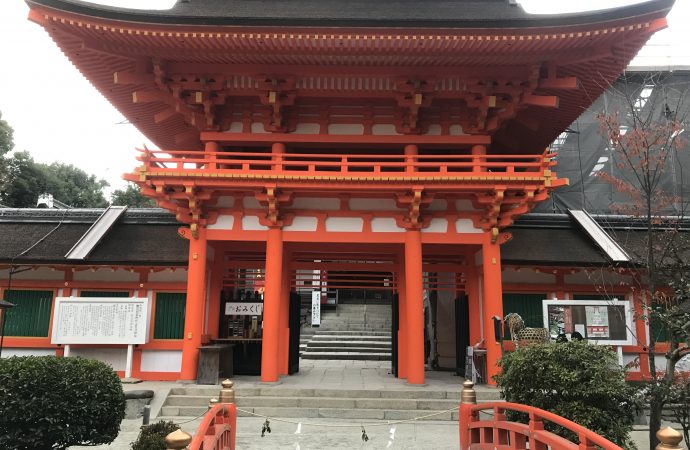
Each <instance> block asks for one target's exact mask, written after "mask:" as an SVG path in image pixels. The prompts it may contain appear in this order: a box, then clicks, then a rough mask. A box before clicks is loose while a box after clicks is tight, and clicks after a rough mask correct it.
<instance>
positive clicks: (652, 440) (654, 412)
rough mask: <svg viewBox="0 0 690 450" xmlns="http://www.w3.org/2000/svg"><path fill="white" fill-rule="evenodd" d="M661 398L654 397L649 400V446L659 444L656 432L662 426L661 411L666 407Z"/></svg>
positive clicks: (654, 446)
mask: <svg viewBox="0 0 690 450" xmlns="http://www.w3.org/2000/svg"><path fill="white" fill-rule="evenodd" d="M659 400H660V399H658V398H656V397H652V399H651V400H650V402H649V448H656V446H657V445H659V439H657V437H656V432H657V431H659V429H660V428H661V411H662V409H663V408H664V404H663V403H662V402H660V401H659Z"/></svg>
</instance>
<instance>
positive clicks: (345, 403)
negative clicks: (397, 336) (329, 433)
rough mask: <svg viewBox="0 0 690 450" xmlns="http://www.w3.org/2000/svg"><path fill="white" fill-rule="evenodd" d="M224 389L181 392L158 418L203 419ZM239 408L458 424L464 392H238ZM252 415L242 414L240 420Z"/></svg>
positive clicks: (482, 393) (483, 395) (486, 397)
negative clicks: (201, 417)
mask: <svg viewBox="0 0 690 450" xmlns="http://www.w3.org/2000/svg"><path fill="white" fill-rule="evenodd" d="M219 389H220V386H196V385H190V386H185V387H176V388H173V389H172V390H171V391H170V395H169V396H168V398H167V399H166V400H165V403H164V405H163V407H162V408H161V412H160V416H159V418H163V419H168V420H176V421H179V420H181V419H182V418H192V417H196V416H199V415H201V414H203V413H204V412H205V411H206V410H207V408H208V403H209V400H210V399H211V398H216V397H217V396H218V392H219ZM235 391H236V403H237V407H238V408H240V409H243V410H245V411H248V412H252V413H255V414H261V415H264V416H269V417H284V418H303V419H308V418H332V419H373V420H408V419H413V418H419V417H422V416H426V415H431V414H434V413H439V414H435V415H433V416H430V417H425V418H424V419H422V420H441V421H449V420H450V421H457V420H458V412H457V411H448V410H450V409H452V408H455V407H457V406H458V403H459V399H460V392H459V390H456V391H444V390H429V389H414V390H411V389H406V390H372V389H369V390H365V389H310V388H292V387H285V386H270V387H245V388H237V389H235ZM496 400H499V392H498V390H493V389H492V390H488V389H487V390H478V391H477V401H478V402H487V401H496ZM250 415H251V414H247V413H246V412H242V411H238V416H240V417H246V416H250Z"/></svg>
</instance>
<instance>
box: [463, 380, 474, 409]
mask: <svg viewBox="0 0 690 450" xmlns="http://www.w3.org/2000/svg"><path fill="white" fill-rule="evenodd" d="M460 403H462V404H464V405H476V404H477V392H476V391H475V390H474V383H473V382H471V381H470V380H467V381H465V382H464V383H462V392H461V394H460Z"/></svg>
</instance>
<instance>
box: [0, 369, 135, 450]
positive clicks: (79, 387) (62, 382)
mask: <svg viewBox="0 0 690 450" xmlns="http://www.w3.org/2000/svg"><path fill="white" fill-rule="evenodd" d="M124 416H125V396H124V393H123V391H122V384H121V383H120V379H119V378H118V376H117V374H116V373H115V372H114V371H113V369H112V368H111V367H110V366H108V365H106V364H104V363H102V362H100V361H95V360H89V359H82V358H56V357H53V356H42V357H36V356H28V357H12V358H6V359H3V360H1V361H0V448H2V449H7V450H10V449H11V450H15V449H16V450H24V449H27V450H28V449H31V450H34V449H36V450H43V449H46V450H47V449H58V450H62V449H66V448H67V447H70V446H72V445H99V444H109V443H111V442H112V441H113V440H115V438H116V437H117V435H118V433H119V431H120V422H122V419H123V418H124Z"/></svg>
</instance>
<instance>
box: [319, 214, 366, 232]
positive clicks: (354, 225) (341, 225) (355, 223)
mask: <svg viewBox="0 0 690 450" xmlns="http://www.w3.org/2000/svg"><path fill="white" fill-rule="evenodd" d="M363 228H364V220H363V219H362V218H361V217H329V218H327V219H326V231H345V232H353V233H354V232H361V231H362V229H363Z"/></svg>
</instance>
